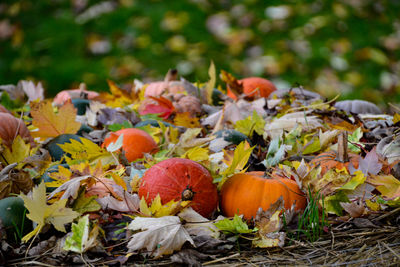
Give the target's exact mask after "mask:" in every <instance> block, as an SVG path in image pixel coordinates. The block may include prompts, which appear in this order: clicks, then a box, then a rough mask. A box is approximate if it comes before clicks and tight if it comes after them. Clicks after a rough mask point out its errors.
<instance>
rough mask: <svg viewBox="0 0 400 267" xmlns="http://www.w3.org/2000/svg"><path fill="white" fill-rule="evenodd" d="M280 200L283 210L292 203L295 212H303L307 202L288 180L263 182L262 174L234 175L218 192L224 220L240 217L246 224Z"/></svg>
mask: <svg viewBox="0 0 400 267" xmlns="http://www.w3.org/2000/svg"><path fill="white" fill-rule="evenodd" d="M281 196H282V197H283V200H284V203H285V209H290V208H291V207H292V205H293V204H294V203H295V205H296V206H295V209H296V210H303V209H305V207H306V204H307V200H306V197H305V195H304V193H303V192H302V191H301V190H300V188H299V187H298V185H297V184H296V182H295V181H293V180H290V179H279V178H266V177H264V173H263V172H259V171H256V172H247V173H239V174H235V175H234V176H232V177H231V178H229V179H228V181H226V182H225V183H224V184H223V186H222V189H221V202H220V203H221V209H222V212H223V214H224V215H225V216H229V217H232V216H234V215H235V214H239V215H241V214H243V217H244V218H245V219H246V220H250V219H251V218H255V217H256V214H257V210H258V209H259V208H260V207H261V208H262V209H264V210H266V209H268V208H269V207H270V205H271V204H273V203H275V202H276V201H277V200H278V198H279V197H281Z"/></svg>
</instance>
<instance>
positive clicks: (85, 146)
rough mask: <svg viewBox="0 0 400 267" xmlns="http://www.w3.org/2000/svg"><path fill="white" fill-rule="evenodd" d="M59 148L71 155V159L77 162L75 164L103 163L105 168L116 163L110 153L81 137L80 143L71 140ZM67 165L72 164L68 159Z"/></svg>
mask: <svg viewBox="0 0 400 267" xmlns="http://www.w3.org/2000/svg"><path fill="white" fill-rule="evenodd" d="M58 146H59V147H60V148H61V149H62V150H63V151H64V152H65V153H68V154H70V158H71V159H72V160H75V161H74V162H80V161H89V162H91V163H92V164H97V163H98V162H101V164H102V165H103V166H104V165H108V164H113V163H115V159H114V157H113V156H112V154H111V153H110V152H108V151H107V150H106V149H104V148H101V147H100V146H98V145H97V144H95V143H93V142H92V141H90V140H89V139H87V138H83V137H81V138H80V141H77V140H73V139H71V140H70V143H64V144H59V145H58ZM67 163H69V164H70V163H71V160H69V159H67Z"/></svg>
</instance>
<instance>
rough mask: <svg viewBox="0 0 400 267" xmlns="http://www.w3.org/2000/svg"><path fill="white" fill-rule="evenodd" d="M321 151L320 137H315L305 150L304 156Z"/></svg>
mask: <svg viewBox="0 0 400 267" xmlns="http://www.w3.org/2000/svg"><path fill="white" fill-rule="evenodd" d="M320 150H321V144H320V141H319V138H318V137H313V138H312V139H311V140H310V142H308V143H307V145H306V146H305V148H304V150H303V155H307V154H313V153H315V152H318V151H320Z"/></svg>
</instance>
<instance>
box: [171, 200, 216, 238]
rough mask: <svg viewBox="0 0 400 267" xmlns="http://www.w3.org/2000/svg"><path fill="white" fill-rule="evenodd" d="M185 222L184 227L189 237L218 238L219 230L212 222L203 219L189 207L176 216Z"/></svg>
mask: <svg viewBox="0 0 400 267" xmlns="http://www.w3.org/2000/svg"><path fill="white" fill-rule="evenodd" d="M177 216H178V217H179V218H181V219H182V220H183V221H185V224H184V227H185V229H186V230H187V231H188V233H189V234H190V235H191V236H200V235H208V236H211V237H213V238H219V230H218V228H217V227H216V226H215V225H214V224H213V222H212V221H210V220H208V219H206V218H204V217H203V216H201V215H200V214H199V213H197V212H196V211H194V210H193V209H192V208H191V207H187V208H185V209H184V210H182V211H181V212H179V213H178V215H177Z"/></svg>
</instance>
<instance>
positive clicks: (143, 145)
mask: <svg viewBox="0 0 400 267" xmlns="http://www.w3.org/2000/svg"><path fill="white" fill-rule="evenodd" d="M121 134H123V135H124V137H123V141H122V149H123V150H124V151H125V157H126V159H127V160H128V161H134V160H137V159H140V158H143V156H144V153H150V154H151V153H155V152H157V151H158V147H157V143H156V142H155V141H154V139H153V137H151V135H149V134H148V133H146V132H145V131H143V130H140V129H136V128H126V129H122V130H119V131H116V132H113V133H111V134H110V136H109V137H107V138H106V139H105V140H104V142H103V145H102V146H103V147H107V146H108V145H109V144H110V143H112V142H116V141H117V139H118V137H119V136H120V135H121Z"/></svg>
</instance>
